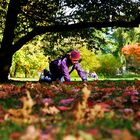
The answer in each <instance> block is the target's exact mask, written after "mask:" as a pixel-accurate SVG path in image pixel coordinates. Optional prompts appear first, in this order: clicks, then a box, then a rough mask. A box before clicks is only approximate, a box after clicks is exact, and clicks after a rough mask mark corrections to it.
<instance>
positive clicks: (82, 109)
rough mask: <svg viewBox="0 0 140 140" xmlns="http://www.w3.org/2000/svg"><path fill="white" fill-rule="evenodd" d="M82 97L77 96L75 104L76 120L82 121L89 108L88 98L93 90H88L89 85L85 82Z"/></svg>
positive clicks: (74, 114)
mask: <svg viewBox="0 0 140 140" xmlns="http://www.w3.org/2000/svg"><path fill="white" fill-rule="evenodd" d="M82 92H83V93H82V99H80V98H77V99H75V102H74V104H73V112H72V113H73V117H74V118H75V120H76V121H81V119H83V117H84V116H85V114H86V109H87V108H88V104H87V103H88V102H87V101H88V98H89V96H90V93H91V91H90V90H88V88H87V85H86V84H85V86H84V88H83V89H82Z"/></svg>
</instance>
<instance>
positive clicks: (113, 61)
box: [96, 54, 121, 76]
mask: <svg viewBox="0 0 140 140" xmlns="http://www.w3.org/2000/svg"><path fill="white" fill-rule="evenodd" d="M98 60H99V62H100V65H101V66H100V67H99V68H98V70H97V71H96V72H97V73H101V74H103V75H105V76H111V75H114V74H116V72H117V69H118V68H120V67H121V62H120V61H119V60H118V59H117V58H116V57H114V56H113V55H112V54H104V55H99V56H98Z"/></svg>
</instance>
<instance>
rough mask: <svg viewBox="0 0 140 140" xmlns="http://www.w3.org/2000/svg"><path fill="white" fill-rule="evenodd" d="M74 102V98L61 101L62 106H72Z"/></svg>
mask: <svg viewBox="0 0 140 140" xmlns="http://www.w3.org/2000/svg"><path fill="white" fill-rule="evenodd" d="M73 101H74V98H69V99H62V100H60V102H59V103H60V104H64V105H67V104H70V103H71V102H73Z"/></svg>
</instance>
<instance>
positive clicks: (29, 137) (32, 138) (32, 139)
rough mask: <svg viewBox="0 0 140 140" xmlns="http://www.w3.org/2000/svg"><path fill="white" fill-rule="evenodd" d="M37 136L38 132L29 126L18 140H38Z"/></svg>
mask: <svg viewBox="0 0 140 140" xmlns="http://www.w3.org/2000/svg"><path fill="white" fill-rule="evenodd" d="M39 136H40V130H39V129H37V128H35V126H33V125H30V126H28V127H27V129H26V132H25V133H24V134H23V135H22V136H21V138H20V140H39Z"/></svg>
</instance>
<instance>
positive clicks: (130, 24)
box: [13, 21, 140, 52]
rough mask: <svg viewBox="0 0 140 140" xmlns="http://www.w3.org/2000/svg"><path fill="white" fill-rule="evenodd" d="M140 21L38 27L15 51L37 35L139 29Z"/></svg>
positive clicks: (17, 45)
mask: <svg viewBox="0 0 140 140" xmlns="http://www.w3.org/2000/svg"><path fill="white" fill-rule="evenodd" d="M139 23H140V22H139V21H137V22H135V21H132V22H125V21H112V22H82V23H76V24H70V25H52V26H37V27H35V28H34V29H33V30H32V31H31V32H29V33H28V34H27V35H25V36H24V37H22V38H21V39H19V40H18V41H17V42H16V43H15V44H14V46H13V51H14V52H16V51H17V50H19V49H20V48H21V47H22V46H23V45H24V44H25V43H27V42H28V41H30V40H31V39H33V38H34V37H35V36H36V35H41V34H44V33H46V32H64V31H72V30H80V29H84V28H90V27H94V28H106V27H125V28H126V27H138V25H139Z"/></svg>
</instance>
